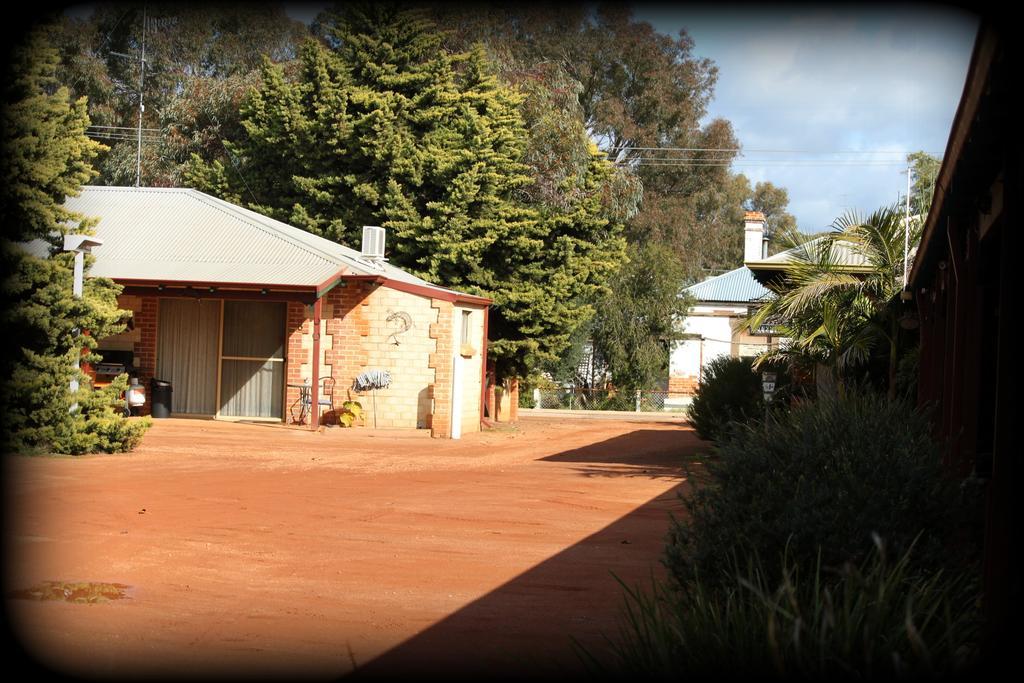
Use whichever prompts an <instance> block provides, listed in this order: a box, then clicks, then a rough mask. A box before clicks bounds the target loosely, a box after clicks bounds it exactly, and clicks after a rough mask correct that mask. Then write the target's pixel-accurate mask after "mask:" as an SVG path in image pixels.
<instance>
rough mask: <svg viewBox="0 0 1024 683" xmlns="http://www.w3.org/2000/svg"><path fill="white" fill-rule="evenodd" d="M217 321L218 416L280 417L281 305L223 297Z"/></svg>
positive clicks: (282, 381) (282, 362)
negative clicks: (220, 328)
mask: <svg viewBox="0 0 1024 683" xmlns="http://www.w3.org/2000/svg"><path fill="white" fill-rule="evenodd" d="M223 325H224V326H223V333H222V335H223V336H222V341H221V372H220V411H219V412H218V415H220V416H224V417H266V418H281V416H282V414H283V412H282V406H283V403H284V348H285V305H284V304H283V303H271V302H264V301H225V302H224V324H223Z"/></svg>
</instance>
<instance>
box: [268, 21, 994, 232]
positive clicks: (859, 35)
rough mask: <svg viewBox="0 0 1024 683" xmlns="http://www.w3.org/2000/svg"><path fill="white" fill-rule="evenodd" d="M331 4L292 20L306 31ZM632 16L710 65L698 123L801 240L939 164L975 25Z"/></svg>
mask: <svg viewBox="0 0 1024 683" xmlns="http://www.w3.org/2000/svg"><path fill="white" fill-rule="evenodd" d="M327 4H328V3H325V2H313V3H291V4H290V5H289V8H288V11H289V14H291V15H292V16H294V17H295V18H297V19H300V20H303V21H306V22H309V21H312V19H313V17H315V16H316V14H317V12H318V11H319V10H321V9H322V8H323V7H324V6H325V5H327ZM482 7H483V8H484V9H485V7H486V5H483V6H482ZM633 8H634V16H635V17H636V18H637V19H640V20H643V21H648V22H650V23H651V24H652V25H653V26H654V27H655V28H656V29H657V30H659V31H661V32H663V33H666V34H669V35H672V36H676V35H678V33H679V30H680V29H685V30H686V31H687V33H689V35H690V36H691V37H692V38H693V40H694V43H695V45H694V53H695V54H696V55H697V56H699V57H707V58H709V59H711V60H712V61H714V62H715V64H716V65H717V66H718V69H719V74H718V84H717V86H716V87H715V97H714V100H713V101H712V102H711V105H710V107H709V112H708V117H709V118H712V117H722V118H726V119H728V120H729V121H731V122H732V124H733V128H734V130H735V132H736V136H737V138H738V139H739V141H740V144H741V146H742V148H743V153H742V156H741V158H740V159H738V160H737V162H736V163H735V165H734V166H733V170H734V171H737V172H741V173H744V174H746V176H747V177H748V178H750V180H751V181H752V183H756V182H758V181H762V180H768V181H771V182H772V183H774V184H776V185H779V186H782V187H785V188H786V189H787V191H788V192H789V210H790V212H791V213H792V214H793V215H795V216H796V218H797V225H798V227H799V229H800V230H802V231H803V232H818V231H820V230H823V229H826V228H827V227H828V226H829V225H831V223H832V221H833V220H834V219H835V218H836V217H838V216H839V215H840V214H842V213H843V212H844V211H846V210H851V209H852V210H855V211H859V212H862V213H867V212H870V211H873V210H874V209H877V208H879V207H880V206H883V205H887V204H891V203H893V202H895V201H897V199H898V198H899V196H900V194H901V193H905V192H906V184H907V181H906V173H905V160H906V155H907V154H908V153H909V152H914V151H917V150H924V151H926V152H928V153H930V154H933V155H935V156H942V154H943V153H944V152H945V149H946V142H947V140H948V138H949V130H950V126H951V124H952V121H953V115H954V114H955V112H956V107H957V104H959V102H960V95H961V93H962V92H963V86H964V78H965V76H966V74H967V65H968V62H969V61H970V57H971V50H972V48H973V45H974V38H975V34H976V32H977V28H978V18H977V17H976V16H975V15H972V14H969V13H966V12H964V11H963V10H960V9H956V8H952V7H950V6H949V5H939V4H924V3H918V4H907V5H896V4H882V3H877V4H872V3H868V4H865V5H861V6H857V5H852V4H851V5H828V4H818V5H815V4H812V3H806V4H794V5H784V4H771V3H764V4H757V3H747V4H722V3H718V4H713V5H703V4H692V3H686V2H662V3H654V4H652V3H648V4H644V3H642V2H640V3H635V4H634V5H633Z"/></svg>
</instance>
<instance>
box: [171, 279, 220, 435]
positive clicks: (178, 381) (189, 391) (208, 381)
mask: <svg viewBox="0 0 1024 683" xmlns="http://www.w3.org/2000/svg"><path fill="white" fill-rule="evenodd" d="M157 329H158V333H157V354H156V358H157V360H156V373H157V379H162V380H165V381H168V382H170V383H171V410H172V412H174V413H192V414H198V415H212V414H213V413H214V412H215V411H216V405H217V340H218V335H219V333H220V301H219V300H212V299H203V300H198V299H161V300H160V314H159V323H158V328H157Z"/></svg>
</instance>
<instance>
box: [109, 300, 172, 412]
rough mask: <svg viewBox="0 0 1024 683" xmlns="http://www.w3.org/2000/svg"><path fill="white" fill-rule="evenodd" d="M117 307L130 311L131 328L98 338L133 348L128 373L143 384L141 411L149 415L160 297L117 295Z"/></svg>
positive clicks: (123, 347)
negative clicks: (117, 333) (144, 395)
mask: <svg viewBox="0 0 1024 683" xmlns="http://www.w3.org/2000/svg"><path fill="white" fill-rule="evenodd" d="M117 306H118V308H121V309H124V310H126V311H131V312H132V324H133V327H134V329H132V330H130V331H125V332H123V333H121V334H119V335H114V336H111V337H107V338H105V339H101V340H99V342H100V348H107V349H119V350H125V351H132V352H133V353H134V354H135V362H136V366H135V367H134V368H129V369H128V376H129V377H137V378H138V379H139V382H140V383H141V384H142V386H144V387H145V388H146V403H145V404H144V405H143V406H142V409H141V411H140V412H141V414H143V415H149V414H150V413H151V411H152V406H151V401H150V397H149V393H150V386H149V381H150V380H151V379H153V376H154V375H155V373H156V338H157V324H158V318H159V312H160V300H159V299H157V298H156V297H152V296H128V295H125V294H122V295H121V296H119V297H117Z"/></svg>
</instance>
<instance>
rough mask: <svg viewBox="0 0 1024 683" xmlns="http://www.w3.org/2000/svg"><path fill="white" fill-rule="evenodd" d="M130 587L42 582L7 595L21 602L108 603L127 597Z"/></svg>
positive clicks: (105, 584) (91, 583)
mask: <svg viewBox="0 0 1024 683" xmlns="http://www.w3.org/2000/svg"><path fill="white" fill-rule="evenodd" d="M129 588H131V586H126V585H125V584H123V583H99V582H95V581H93V582H89V581H44V582H43V583H41V584H39V585H38V586H34V587H32V588H24V589H22V590H18V591H11V592H10V593H8V597H10V598H20V599H22V600H63V601H65V602H76V603H96V602H110V601H111V600H122V599H124V598H126V597H128V594H127V591H128V589H129Z"/></svg>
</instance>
